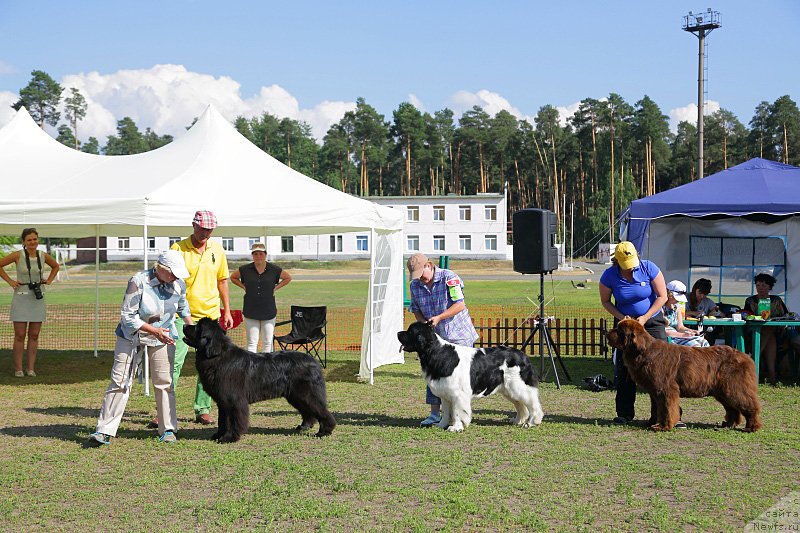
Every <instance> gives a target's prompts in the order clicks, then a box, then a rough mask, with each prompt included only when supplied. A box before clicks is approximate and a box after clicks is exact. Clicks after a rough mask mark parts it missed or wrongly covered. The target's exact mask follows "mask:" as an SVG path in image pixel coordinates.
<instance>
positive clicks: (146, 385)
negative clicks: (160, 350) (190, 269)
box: [142, 215, 150, 396]
mask: <svg viewBox="0 0 800 533" xmlns="http://www.w3.org/2000/svg"><path fill="white" fill-rule="evenodd" d="M143 228H144V235H143V237H144V246H142V249H143V250H144V254H143V258H144V270H147V215H145V223H144V225H143ZM144 395H145V396H150V358H149V357H148V356H147V348H145V349H144Z"/></svg>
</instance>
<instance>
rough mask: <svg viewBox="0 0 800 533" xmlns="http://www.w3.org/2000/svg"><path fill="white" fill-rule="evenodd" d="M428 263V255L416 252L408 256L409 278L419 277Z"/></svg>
mask: <svg viewBox="0 0 800 533" xmlns="http://www.w3.org/2000/svg"><path fill="white" fill-rule="evenodd" d="M427 263H428V257H427V256H426V255H425V254H421V253H416V254H414V255H412V256H411V257H409V258H408V263H406V267H407V268H408V277H409V279H419V277H420V276H421V275H422V269H423V268H425V265H426V264H427Z"/></svg>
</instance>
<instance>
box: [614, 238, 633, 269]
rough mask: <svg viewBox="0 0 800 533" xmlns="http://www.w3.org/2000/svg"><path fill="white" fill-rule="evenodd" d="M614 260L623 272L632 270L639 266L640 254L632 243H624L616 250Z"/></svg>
mask: <svg viewBox="0 0 800 533" xmlns="http://www.w3.org/2000/svg"><path fill="white" fill-rule="evenodd" d="M614 259H616V260H617V264H618V265H619V267H620V268H621V269H622V270H630V269H632V268H636V267H637V266H639V253H638V252H637V251H636V247H635V246H634V245H633V243H632V242H630V241H622V242H621V243H619V244H618V245H617V248H616V249H615V250H614Z"/></svg>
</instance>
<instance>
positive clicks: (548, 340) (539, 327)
mask: <svg viewBox="0 0 800 533" xmlns="http://www.w3.org/2000/svg"><path fill="white" fill-rule="evenodd" d="M537 333H538V334H539V357H540V358H541V364H540V370H539V379H544V378H545V371H544V349H545V346H546V347H547V354H548V355H549V356H550V364H551V366H552V367H553V376H555V378H556V388H558V389H560V388H561V380H559V379H558V370H557V369H556V361H555V360H556V359H558V362H559V364H561V369H562V370H563V371H564V375H565V376H566V377H567V380H568V381H572V378H571V377H570V376H569V372H567V367H565V366H564V361H562V360H561V355H559V353H558V348H557V347H556V343H555V342H554V341H553V336H552V335H551V334H550V328H549V327H548V326H547V319H546V318H545V316H544V272H540V273H539V318H537V319H536V327H534V328H533V329H532V330H531V333H530V335H528V338H527V339H525V342H523V343H522V348H521V350H522V351H523V352H524V351H525V348H527V347H528V345H530V343H531V341H533V336H534V335H536V334H537ZM553 352H555V354H556V356H555V359H554V358H553ZM548 372H550V371H549V370H548Z"/></svg>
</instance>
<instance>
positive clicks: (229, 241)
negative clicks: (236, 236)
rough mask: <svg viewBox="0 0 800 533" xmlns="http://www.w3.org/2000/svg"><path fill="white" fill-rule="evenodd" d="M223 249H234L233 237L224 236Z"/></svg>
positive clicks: (229, 250)
mask: <svg viewBox="0 0 800 533" xmlns="http://www.w3.org/2000/svg"><path fill="white" fill-rule="evenodd" d="M222 249H223V250H225V251H226V252H232V251H233V237H223V238H222Z"/></svg>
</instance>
